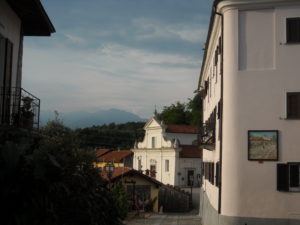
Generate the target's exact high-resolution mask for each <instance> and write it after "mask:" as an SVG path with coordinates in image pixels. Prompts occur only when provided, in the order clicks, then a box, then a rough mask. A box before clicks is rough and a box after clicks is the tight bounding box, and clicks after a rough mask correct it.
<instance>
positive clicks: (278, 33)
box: [199, 0, 300, 225]
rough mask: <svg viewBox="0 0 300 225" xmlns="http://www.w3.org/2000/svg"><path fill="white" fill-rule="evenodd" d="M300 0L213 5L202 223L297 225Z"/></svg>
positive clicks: (203, 77) (204, 73)
mask: <svg viewBox="0 0 300 225" xmlns="http://www.w3.org/2000/svg"><path fill="white" fill-rule="evenodd" d="M299 71H300V1H299V0H252V1H249V0H231V1H220V0H215V1H214V4H213V9H212V15H211V22H210V27H209V32H208V37H207V41H206V46H205V53H204V59H203V65H202V69H201V73H200V80H199V90H200V92H201V93H202V96H203V107H204V115H203V121H205V122H206V125H205V126H204V127H203V130H202V131H201V132H200V133H201V136H202V138H201V141H200V142H201V144H202V147H203V162H204V163H203V166H204V177H203V186H202V189H201V203H200V205H201V210H200V213H201V215H202V220H203V225H212V224H213V225H218V224H222V225H223V224H230V225H238V224H239V225H241V224H243V225H244V224H247V225H251V224H264V225H274V224H278V225H279V224H280V225H287V224H300V193H299V191H300V176H299V174H300V172H299V171H300V153H299V152H300V149H299V146H300V138H299V137H300V135H299V128H300V75H299V73H300V72H299Z"/></svg>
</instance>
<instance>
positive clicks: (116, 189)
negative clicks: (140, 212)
mask: <svg viewBox="0 0 300 225" xmlns="http://www.w3.org/2000/svg"><path fill="white" fill-rule="evenodd" d="M112 192H113V193H114V197H115V202H116V205H117V209H118V210H119V215H120V216H121V218H122V219H125V217H126V216H127V213H128V211H129V203H128V200H127V192H126V189H125V187H124V185H123V184H122V183H121V182H119V183H116V184H114V186H113V187H112Z"/></svg>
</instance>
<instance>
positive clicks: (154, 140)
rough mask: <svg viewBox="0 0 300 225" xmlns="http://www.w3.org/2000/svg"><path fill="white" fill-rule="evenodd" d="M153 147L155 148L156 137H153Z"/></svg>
mask: <svg viewBox="0 0 300 225" xmlns="http://www.w3.org/2000/svg"><path fill="white" fill-rule="evenodd" d="M152 148H155V137H152Z"/></svg>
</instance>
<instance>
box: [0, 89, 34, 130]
mask: <svg viewBox="0 0 300 225" xmlns="http://www.w3.org/2000/svg"><path fill="white" fill-rule="evenodd" d="M39 118H40V99H39V98H37V97H35V96H34V95H32V94H30V93H29V92H27V91H25V90H24V89H23V88H16V87H10V88H6V87H4V88H0V126H14V127H20V128H25V129H29V130H31V129H38V128H39Z"/></svg>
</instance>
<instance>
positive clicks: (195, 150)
mask: <svg viewBox="0 0 300 225" xmlns="http://www.w3.org/2000/svg"><path fill="white" fill-rule="evenodd" d="M180 147H181V151H180V152H179V157H180V158H202V149H201V148H199V147H198V146H192V145H191V146H190V145H184V146H180Z"/></svg>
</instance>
